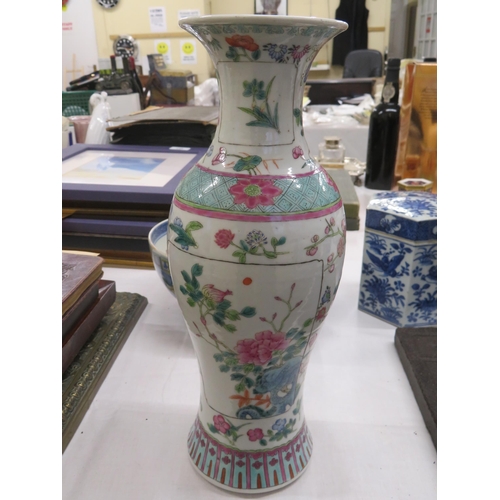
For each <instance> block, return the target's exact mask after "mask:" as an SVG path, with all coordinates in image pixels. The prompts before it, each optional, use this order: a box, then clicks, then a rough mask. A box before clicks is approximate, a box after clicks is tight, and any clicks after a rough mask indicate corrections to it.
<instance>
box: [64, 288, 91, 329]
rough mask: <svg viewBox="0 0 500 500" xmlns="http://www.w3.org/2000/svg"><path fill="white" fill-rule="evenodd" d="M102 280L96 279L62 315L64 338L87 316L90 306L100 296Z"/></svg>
mask: <svg viewBox="0 0 500 500" xmlns="http://www.w3.org/2000/svg"><path fill="white" fill-rule="evenodd" d="M99 283H100V280H96V281H94V283H92V284H91V285H89V286H88V288H87V289H86V290H84V291H83V293H82V294H81V295H80V297H79V298H78V300H77V301H76V302H75V303H74V304H73V305H72V306H71V307H70V308H69V309H68V310H67V311H66V312H65V313H64V314H63V317H62V336H63V338H64V337H65V336H66V335H67V334H68V332H70V331H71V329H72V328H73V327H74V326H75V325H76V324H77V323H78V321H80V319H81V318H83V316H85V315H86V314H87V313H88V311H89V310H90V308H91V307H92V306H93V305H94V303H95V302H97V300H98V297H99Z"/></svg>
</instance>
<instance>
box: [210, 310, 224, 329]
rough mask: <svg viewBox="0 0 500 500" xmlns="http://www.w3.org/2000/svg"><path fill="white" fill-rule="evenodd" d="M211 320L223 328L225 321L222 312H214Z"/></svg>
mask: <svg viewBox="0 0 500 500" xmlns="http://www.w3.org/2000/svg"><path fill="white" fill-rule="evenodd" d="M212 318H214V321H215V322H216V323H217V324H218V325H220V326H224V324H225V322H224V319H225V315H224V313H223V312H222V311H216V312H215V313H214V314H213V315H212Z"/></svg>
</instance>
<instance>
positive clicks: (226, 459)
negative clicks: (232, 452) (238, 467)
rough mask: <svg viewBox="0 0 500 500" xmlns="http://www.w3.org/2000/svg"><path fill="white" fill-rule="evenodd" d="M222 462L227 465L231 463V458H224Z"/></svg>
mask: <svg viewBox="0 0 500 500" xmlns="http://www.w3.org/2000/svg"><path fill="white" fill-rule="evenodd" d="M222 461H223V462H224V463H225V464H226V465H227V464H229V463H230V462H231V459H230V458H229V457H223V458H222Z"/></svg>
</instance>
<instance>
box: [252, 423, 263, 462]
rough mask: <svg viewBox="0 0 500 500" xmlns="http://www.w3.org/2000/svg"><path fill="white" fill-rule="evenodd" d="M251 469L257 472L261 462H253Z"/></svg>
mask: <svg viewBox="0 0 500 500" xmlns="http://www.w3.org/2000/svg"><path fill="white" fill-rule="evenodd" d="M259 431H260V429H259ZM252 467H253V468H254V469H257V470H259V469H260V468H261V467H262V462H261V461H260V460H257V462H254V463H253V465H252Z"/></svg>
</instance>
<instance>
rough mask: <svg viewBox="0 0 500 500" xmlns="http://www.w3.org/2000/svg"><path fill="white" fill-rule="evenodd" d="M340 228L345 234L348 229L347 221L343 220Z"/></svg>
mask: <svg viewBox="0 0 500 500" xmlns="http://www.w3.org/2000/svg"><path fill="white" fill-rule="evenodd" d="M340 227H341V228H342V232H343V233H345V229H346V224H345V219H342V222H341V223H340Z"/></svg>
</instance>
